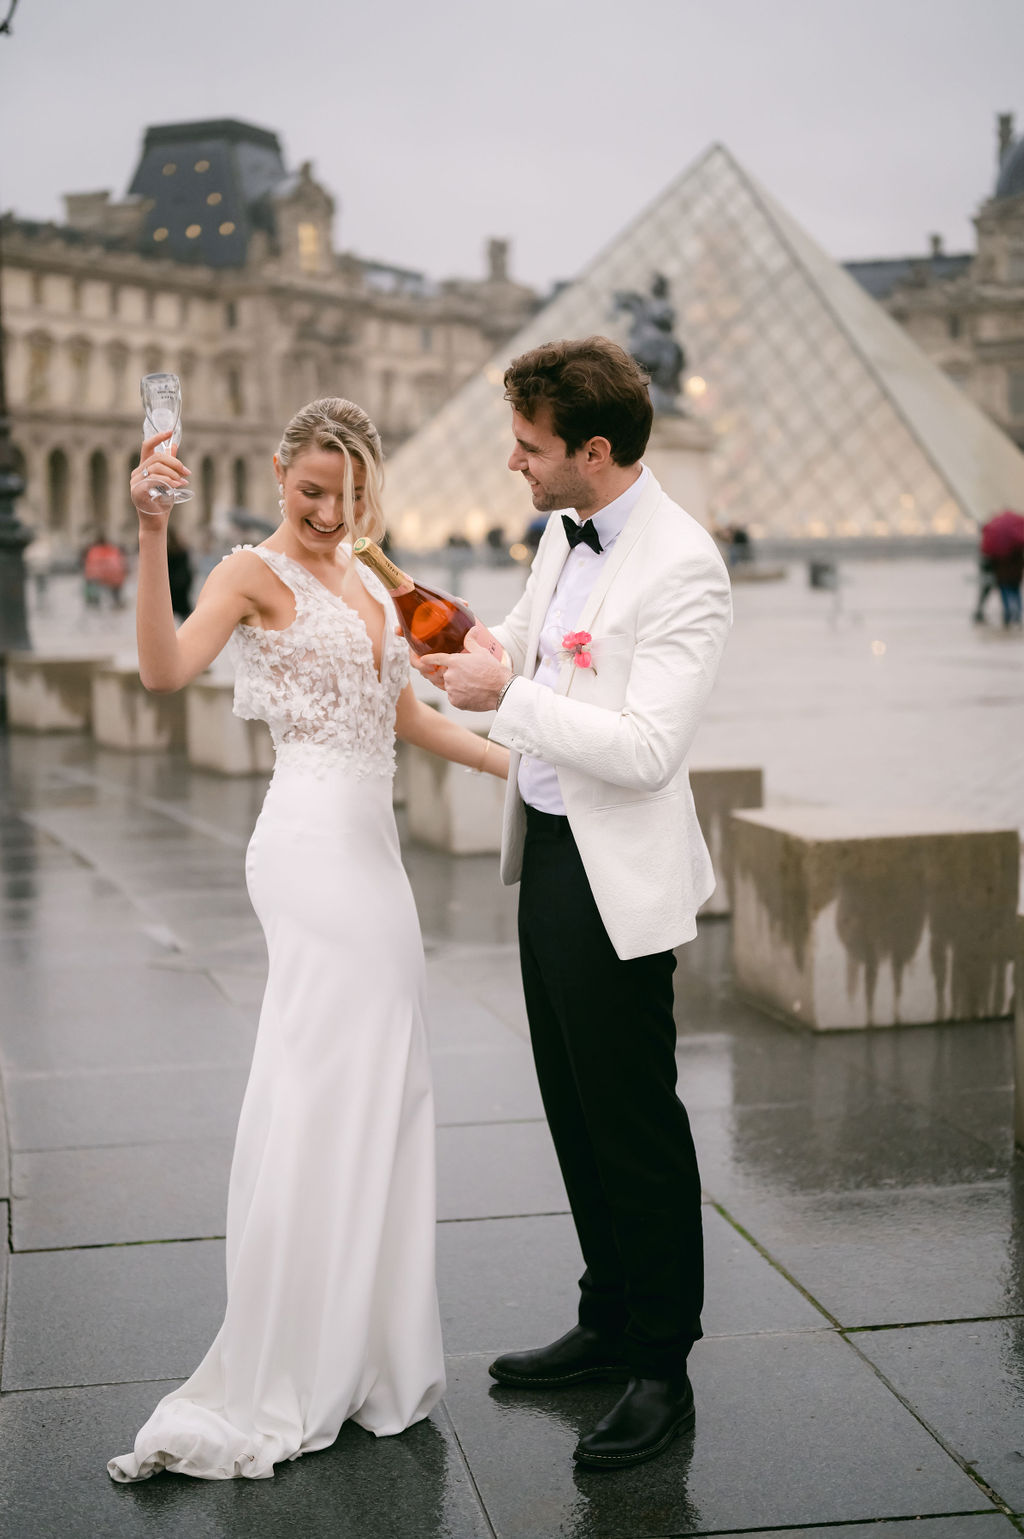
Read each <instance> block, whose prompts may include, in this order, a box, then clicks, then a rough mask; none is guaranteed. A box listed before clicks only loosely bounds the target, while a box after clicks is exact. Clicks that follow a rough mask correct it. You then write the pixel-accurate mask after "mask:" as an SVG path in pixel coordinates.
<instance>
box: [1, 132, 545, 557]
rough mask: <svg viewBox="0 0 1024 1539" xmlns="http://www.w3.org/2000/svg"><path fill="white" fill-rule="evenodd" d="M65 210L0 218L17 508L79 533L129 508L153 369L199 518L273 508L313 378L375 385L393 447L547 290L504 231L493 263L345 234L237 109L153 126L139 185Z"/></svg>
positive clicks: (124, 528)
mask: <svg viewBox="0 0 1024 1539" xmlns="http://www.w3.org/2000/svg"><path fill="white" fill-rule="evenodd" d="M65 206H66V219H65V222H64V223H63V224H60V225H56V224H39V223H33V222H30V221H28V220H24V219H20V218H18V217H17V216H16V215H11V214H9V215H7V216H6V217H5V218H4V220H3V229H2V240H3V248H2V249H3V323H4V339H5V356H6V374H7V390H8V397H9V408H10V413H11V418H12V423H13V433H14V442H15V447H16V452H17V454H18V458H19V464H20V468H21V470H22V473H23V474H24V476H25V480H26V483H27V486H26V492H25V495H24V496H23V497H22V498H21V499H20V502H19V514H20V516H21V518H22V519H23V520H24V521H25V522H26V523H28V524H30V525H31V526H32V527H33V528H35V529H36V530H38V531H43V530H45V531H48V532H49V533H50V534H51V535H52V537H53V543H54V545H55V546H56V547H58V548H60V547H67V548H69V549H77V548H79V547H80V546H81V544H82V543H83V542H84V541H86V540H87V538H88V537H89V536H90V535H91V534H92V533H93V532H94V531H96V530H101V529H102V530H106V531H107V532H109V533H111V534H112V535H114V536H115V537H117V536H124V535H126V534H127V533H128V532H129V531H130V529H131V528H132V525H133V523H134V514H133V513H132V510H131V507H130V504H129V503H128V499H127V491H126V486H127V475H128V471H129V468H130V466H131V465H133V464H134V463H136V462H137V459H138V446H139V441H140V431H141V425H142V424H141V419H142V411H141V405H140V401H139V379H140V377H141V376H142V375H143V374H148V373H154V372H157V371H159V370H170V371H173V372H174V373H176V374H178V375H180V377H181V380H182V389H183V397H184V403H185V406H184V438H183V453H184V455H185V457H186V458H187V460H188V462H189V464H190V465H191V466H192V469H193V486H194V488H195V491H196V497H195V500H194V501H193V502H192V503H190V504H187V505H185V506H184V507H183V510H182V523H183V527H184V530H185V532H186V533H187V534H190V535H191V536H192V537H193V538H195V537H197V536H198V537H202V535H203V534H204V532H206V531H210V530H214V529H216V530H217V531H218V533H219V532H221V531H222V530H223V528H224V527H225V525H226V518H227V514H228V513H229V512H230V511H231V510H233V509H236V508H245V509H247V510H249V511H250V512H251V513H253V514H256V515H257V516H259V517H263V518H267V519H271V520H276V516H277V505H276V486H275V484H274V480H273V476H272V474H271V471H270V463H269V457H270V455H271V454H272V452H273V450H274V448H275V447H276V443H277V439H278V436H279V434H280V431H281V428H282V426H283V424H284V423H285V422H286V421H287V419H288V417H289V416H290V415H291V414H292V413H293V412H294V411H295V410H296V409H297V408H298V407H299V406H301V405H302V404H303V403H304V402H306V401H308V400H310V399H312V398H313V397H315V396H317V395H324V394H331V395H337V394H341V395H347V396H350V397H352V398H354V399H355V400H358V401H359V402H360V403H361V404H363V405H365V407H366V409H367V410H368V411H369V412H370V414H371V416H372V417H373V418H374V420H375V422H376V423H377V424H378V426H379V428H380V430H381V434H382V437H383V439H384V443H385V448H386V449H387V450H389V451H391V450H394V449H395V448H396V447H397V446H398V445H400V444H401V443H402V442H403V440H404V439H406V438H407V437H409V436H410V435H411V434H412V433H414V432H415V430H416V429H417V428H418V427H419V426H420V425H421V424H422V423H423V422H425V421H426V420H427V419H428V418H429V417H430V416H432V415H433V414H434V413H435V412H436V411H437V409H438V407H439V406H440V405H441V404H442V403H443V402H444V401H445V400H446V399H447V398H448V397H449V396H450V395H451V394H452V392H453V391H454V390H455V389H456V388H457V387H458V386H459V385H460V384H461V383H462V382H463V381H464V380H465V379H467V378H468V377H469V376H471V375H472V374H474V373H475V372H476V370H477V369H478V368H479V367H480V365H481V363H482V362H483V361H484V360H485V359H487V358H488V357H490V356H491V355H492V354H493V353H494V351H495V349H496V348H500V346H501V345H502V343H503V342H504V341H505V340H506V339H507V338H508V337H510V336H512V335H513V334H514V333H515V332H516V331H518V330H519V329H520V327H521V326H522V324H523V322H524V320H525V318H526V317H527V316H528V315H529V314H531V313H532V311H533V310H534V309H535V308H536V304H537V300H536V296H535V295H534V293H533V291H532V290H530V289H529V288H527V287H525V286H523V285H520V284H516V283H514V282H513V281H512V280H511V279H510V277H509V275H508V269H507V258H508V248H507V245H506V243H505V242H503V241H498V240H492V241H491V242H490V243H489V248H488V263H487V270H486V272H484V273H483V274H482V275H481V277H480V278H478V279H451V280H448V281H443V282H440V283H434V282H432V281H430V280H428V279H427V278H426V277H424V275H423V274H422V273H418V272H413V271H408V270H405V269H402V268H398V267H394V266H389V265H388V264H386V263H383V262H373V261H368V260H365V259H363V258H360V257H357V256H354V255H352V254H350V253H348V252H345V251H338V250H335V248H334V245H333V240H332V227H333V216H334V201H333V198H332V196H331V194H330V193H329V192H328V191H327V189H325V188H324V187H323V186H321V185H320V184H319V183H318V182H317V181H316V179H315V177H314V175H313V168H312V166H311V165H310V164H309V163H308V162H307V163H305V164H304V165H302V166H301V167H300V168H299V169H298V170H297V171H290V170H289V169H288V168H287V167H286V166H285V164H284V160H283V158H282V153H281V146H280V143H279V141H278V139H277V137H276V135H275V134H273V133H271V132H269V131H268V130H266V129H263V128H258V127H253V126H251V125H249V124H246V123H242V122H238V121H236V120H233V119H227V120H221V121H212V122H192V123H178V124H170V125H166V126H161V127H153V128H150V129H149V130H148V131H147V132H146V135H145V141H144V145H143V150H142V155H141V158H140V160H139V164H138V166H137V169H136V171H135V174H134V176H133V179H132V181H131V184H130V187H129V191H128V195H127V197H126V198H125V199H123V200H122V201H116V200H114V199H112V198H111V196H110V194H109V193H107V192H101V193H82V194H70V195H68V196H67V197H66V198H65Z"/></svg>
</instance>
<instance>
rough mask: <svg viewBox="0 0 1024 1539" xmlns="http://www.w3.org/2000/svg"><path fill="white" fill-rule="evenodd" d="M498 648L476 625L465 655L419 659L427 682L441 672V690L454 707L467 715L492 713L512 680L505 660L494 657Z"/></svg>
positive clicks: (439, 654)
mask: <svg viewBox="0 0 1024 1539" xmlns="http://www.w3.org/2000/svg"><path fill="white" fill-rule="evenodd" d="M495 644H496V643H495V639H494V637H493V636H492V635H491V633H490V631H489V630H488V629H487V627H486V626H484V625H474V627H473V629H472V630H471V631H470V632H469V633H468V634H467V636H466V646H465V650H464V651H462V652H456V653H454V654H452V653H446V652H431V653H428V655H427V656H426V657H421V658H420V660H419V661H420V667H421V670H422V672H424V673H425V674H426V675H427V677H428V678H429V677H431V672H430V670H431V669H436V670H440V671H441V672H442V676H443V684H442V688H443V689H444V691H445V693H446V694H447V696H448V699H449V700H450V701H451V703H452V705H457V706H458V707H459V708H460V709H461V710H464V711H493V710H494V707H495V706H496V705H497V703H498V695H499V694H500V693H501V690H502V689H503V687H504V686H505V685H506V684H507V683H508V681H509V679H510V678H511V677H512V669H511V668H510V667H509V665H508V662H507V661H506V660H505V658H504V657H501V658H499V657H496V656H495V654H494V651H493V650H492V649H493V647H494V646H495Z"/></svg>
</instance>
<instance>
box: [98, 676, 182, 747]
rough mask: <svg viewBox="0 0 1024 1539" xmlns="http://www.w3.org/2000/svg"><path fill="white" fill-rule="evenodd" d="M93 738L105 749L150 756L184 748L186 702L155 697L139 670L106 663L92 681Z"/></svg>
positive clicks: (171, 697) (173, 698) (178, 696)
mask: <svg viewBox="0 0 1024 1539" xmlns="http://www.w3.org/2000/svg"><path fill="white" fill-rule="evenodd" d="M92 735H93V737H94V738H95V740H96V742H97V743H99V744H101V746H102V747H104V748H120V749H124V750H128V751H129V752H133V753H136V752H153V751H158V750H162V749H168V748H183V747H184V745H185V702H184V700H183V699H182V697H181V695H180V694H176V695H154V694H150V692H149V690H148V689H146V688H144V686H143V683H142V680H141V679H140V678H139V670H138V668H137V667H133V666H121V665H119V664H116V663H109V664H107V665H106V666H105V667H101V668H97V669H96V671H95V672H94V674H93V678H92Z"/></svg>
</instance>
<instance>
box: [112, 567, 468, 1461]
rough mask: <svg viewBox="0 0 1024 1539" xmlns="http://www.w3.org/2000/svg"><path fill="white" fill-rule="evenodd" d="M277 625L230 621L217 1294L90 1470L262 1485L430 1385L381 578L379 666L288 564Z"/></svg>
mask: <svg viewBox="0 0 1024 1539" xmlns="http://www.w3.org/2000/svg"><path fill="white" fill-rule="evenodd" d="M256 554H257V555H258V556H260V557H261V558H262V560H264V561H265V562H266V564H267V565H268V566H269V567H270V568H271V570H272V571H273V572H275V573H276V574H277V576H278V577H279V578H280V579H281V581H282V582H283V583H285V584H286V586H287V587H288V588H290V589H291V591H292V593H293V594H294V596H295V606H296V615H295V621H294V623H293V624H292V625H291V626H289V627H288V628H287V629H286V630H283V631H263V630H259V629H257V628H255V627H249V626H239V627H238V629H237V631H236V639H237V647H238V676H237V681H236V686H235V711H236V713H237V714H238V715H239V716H243V717H246V718H250V719H252V718H259V719H262V720H265V721H267V722H269V724H270V727H271V729H272V732H273V736H274V742H275V745H276V750H277V762H276V768H275V771H274V777H273V780H272V781H271V783H270V786H269V789H268V791H267V796H266V801H265V802H264V804H263V810H262V812H261V813H260V816H259V820H258V822H257V824H256V828H255V830H254V832H253V836H252V840H251V842H250V844H249V849H248V853H247V856H246V877H247V880H248V885H249V893H250V896H251V898H252V901H253V906H254V908H255V909H256V913H257V915H258V916H259V919H260V922H261V924H262V926H263V929H264V932H265V935H266V940H267V950H268V953H269V960H270V966H269V973H268V978H267V989H266V994H265V996H264V1001H263V1008H262V1012H261V1015H260V1023H259V1032H258V1035H257V1039H256V1048H255V1054H254V1057H253V1063H252V1069H251V1072H250V1076H249V1083H248V1087H247V1089H246V1093H245V1101H244V1104H243V1106H242V1113H241V1120H240V1123H239V1127H238V1137H237V1142H236V1145H235V1154H234V1161H233V1164H232V1169H231V1182H230V1188H229V1193H228V1211H227V1281H228V1304H227V1312H226V1314H225V1317H224V1323H223V1325H222V1326H221V1329H220V1332H219V1333H218V1335H217V1337H216V1340H215V1341H214V1343H213V1345H212V1346H211V1348H210V1350H209V1352H208V1353H207V1354H206V1357H205V1358H204V1359H203V1361H202V1362H201V1363H200V1365H199V1367H198V1368H197V1369H196V1371H195V1373H194V1374H193V1375H192V1377H191V1378H190V1379H189V1380H188V1382H187V1383H186V1384H183V1385H182V1386H181V1388H180V1389H176V1390H173V1391H172V1392H171V1393H170V1394H169V1395H167V1396H165V1398H164V1399H163V1400H161V1401H160V1403H159V1405H158V1406H157V1407H156V1409H155V1411H154V1412H153V1414H152V1416H151V1417H150V1418H149V1420H148V1421H147V1422H146V1424H145V1426H144V1427H143V1428H142V1430H141V1432H140V1433H139V1435H138V1437H137V1438H136V1439H135V1448H134V1451H133V1452H132V1453H130V1454H121V1455H119V1456H118V1457H117V1458H115V1459H111V1461H110V1462H109V1464H108V1466H107V1468H108V1470H109V1473H110V1474H111V1475H112V1476H113V1478H114V1479H115V1480H122V1481H131V1480H144V1479H145V1478H146V1477H147V1476H149V1475H153V1474H155V1473H156V1472H157V1471H158V1470H161V1469H168V1470H174V1471H177V1472H179V1473H181V1474H186V1475H196V1476H199V1477H201V1478H203V1479H207V1480H226V1479H230V1478H232V1477H233V1476H245V1477H247V1478H249V1479H260V1478H262V1477H265V1476H270V1475H273V1473H274V1465H275V1464H276V1463H277V1462H278V1461H280V1460H282V1459H296V1458H298V1457H299V1455H300V1454H304V1453H309V1452H311V1451H312V1450H313V1449H317V1448H324V1447H326V1446H327V1445H328V1444H330V1443H332V1442H333V1441H334V1439H335V1438H336V1437H337V1435H338V1431H339V1429H340V1427H341V1425H342V1423H343V1422H345V1421H348V1420H352V1421H355V1422H357V1423H358V1424H359V1425H360V1426H361V1427H365V1428H367V1430H368V1431H370V1432H373V1433H375V1434H376V1435H377V1436H378V1437H382V1436H387V1435H390V1434H392V1433H396V1432H401V1431H402V1430H403V1429H404V1428H406V1427H408V1426H410V1425H411V1424H412V1423H413V1422H416V1421H419V1420H420V1419H421V1418H423V1417H424V1416H426V1415H427V1413H428V1412H429V1411H430V1409H431V1407H432V1406H433V1405H434V1404H435V1403H436V1402H437V1400H438V1399H439V1398H440V1397H441V1395H442V1393H443V1392H444V1359H443V1354H442V1347H441V1328H440V1320H439V1316H438V1306H437V1294H436V1287H435V1278H434V1220H435V1200H434V1111H433V1097H432V1091H431V1079H430V1067H429V1061H428V1057H427V1042H426V1035H425V1026H424V1019H423V948H422V943H421V940H420V932H419V924H418V921H417V916H416V910H415V906H414V903H413V898H412V893H411V890H410V888H409V883H408V879H407V877H406V874H405V871H404V869H403V866H402V863H401V857H400V853H399V846H398V835H397V832H396V829H395V820H394V815H393V812H392V806H391V781H392V776H393V773H394V762H395V761H394V716H395V702H396V700H397V698H398V694H399V691H400V690H401V688H402V685H403V683H404V682H405V679H406V677H407V671H408V653H407V651H406V648H405V645H404V643H403V642H402V641H401V640H400V638H399V637H397V636H396V635H395V634H394V628H393V627H394V617H393V612H392V609H391V605H390V600H389V599H388V598H387V595H386V592H385V590H384V588H383V586H382V585H381V584H380V583H379V582H378V581H377V579H376V578H375V577H373V576H372V575H371V574H370V573H368V572H366V571H365V570H364V569H363V568H362V567H360V568H359V572H360V576H361V578H362V581H363V582H364V584H365V585H366V587H367V589H368V590H369V591H370V593H371V594H372V595H373V596H374V597H375V598H376V599H377V600H378V601H379V602H380V603H381V604H382V606H383V608H384V611H385V624H384V638H383V656H382V660H381V676H380V677H378V674H377V670H376V667H375V665H374V659H373V649H372V647H371V644H370V638H369V635H368V633H367V630H366V627H365V625H364V624H363V621H362V619H361V617H360V616H359V615H358V614H357V613H356V612H355V610H353V609H352V608H350V607H349V606H348V605H347V604H345V603H344V601H343V600H342V599H340V598H337V597H336V596H335V595H334V594H332V593H331V592H330V591H329V590H328V589H327V588H325V587H324V586H323V584H322V583H320V582H318V581H317V580H316V578H315V577H313V576H312V575H311V574H310V573H309V572H307V571H306V569H305V568H304V567H303V566H301V565H300V564H299V563H298V562H295V561H293V560H291V559H290V558H289V557H288V556H284V555H282V554H280V553H279V552H276V551H267V550H262V549H260V550H257V551H256Z"/></svg>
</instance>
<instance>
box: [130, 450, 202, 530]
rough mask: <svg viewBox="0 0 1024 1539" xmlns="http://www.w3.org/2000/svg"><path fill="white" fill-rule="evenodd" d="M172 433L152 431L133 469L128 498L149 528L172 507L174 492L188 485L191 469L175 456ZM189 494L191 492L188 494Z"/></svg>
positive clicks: (164, 516) (164, 517) (165, 516)
mask: <svg viewBox="0 0 1024 1539" xmlns="http://www.w3.org/2000/svg"><path fill="white" fill-rule="evenodd" d="M171 437H172V434H171V433H170V432H169V431H168V432H166V433H154V434H153V436H152V437H151V438H146V439H144V440H143V444H142V453H141V454H140V455H139V463H138V465H137V466H136V468H135V469H134V470H133V471H132V476H131V499H132V502H133V503H134V505H135V507H136V509H137V510H138V512H139V513H140V514H143V515H145V523H146V526H147V527H148V526H149V525H150V524H151V523H152V522H155V520H156V519H157V518H161V517H162V518H163V520H164V522H166V520H167V515H168V514H169V513H170V511H171V509H172V508H173V506H174V504H175V501H176V500H179V499H176V498H175V495H174V494H175V492H176V491H178V489H179V488H183V487H187V486H188V480H189V476H190V475H191V473H192V472H191V471H190V470H189V469H188V466H187V465H184V464H183V463H182V462H181V460H179V459H177V458H176V457H175V455H174V448H175V445H174V444H173V443H172V442H170V439H171ZM189 495H191V493H190V494H189Z"/></svg>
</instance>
